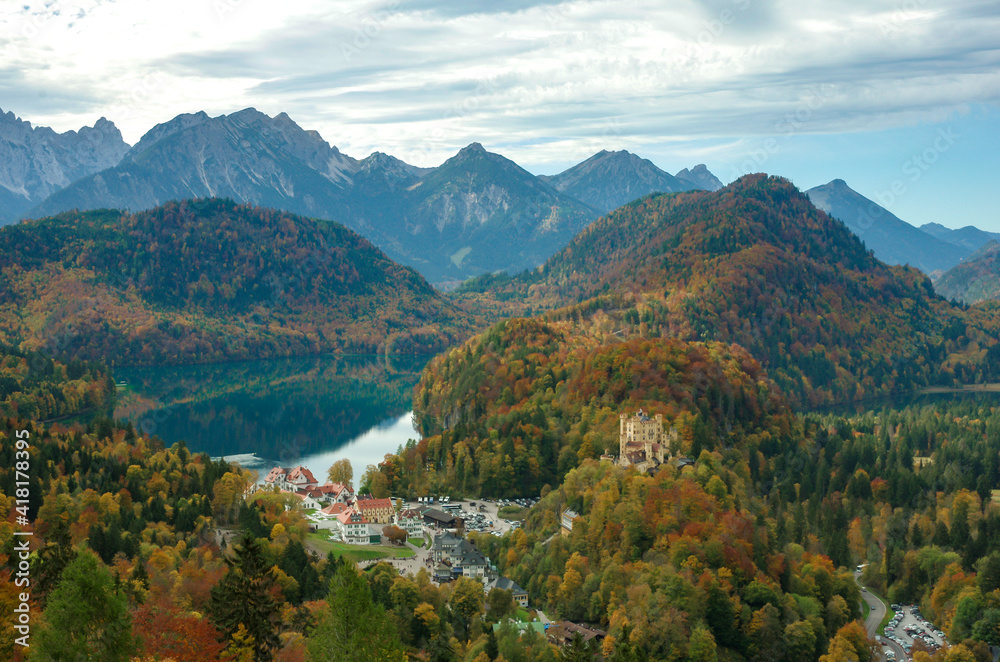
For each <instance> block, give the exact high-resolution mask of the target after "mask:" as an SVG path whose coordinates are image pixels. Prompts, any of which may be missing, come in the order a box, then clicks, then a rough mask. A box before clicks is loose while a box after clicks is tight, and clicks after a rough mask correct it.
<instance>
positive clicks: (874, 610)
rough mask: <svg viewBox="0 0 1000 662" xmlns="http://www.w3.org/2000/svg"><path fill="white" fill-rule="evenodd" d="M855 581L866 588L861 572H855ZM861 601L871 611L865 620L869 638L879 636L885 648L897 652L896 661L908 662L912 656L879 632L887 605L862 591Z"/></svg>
mask: <svg viewBox="0 0 1000 662" xmlns="http://www.w3.org/2000/svg"><path fill="white" fill-rule="evenodd" d="M854 581H855V582H857V584H858V586H861V587H862V588H864V585H863V584H862V583H861V571H860V570H855V571H854ZM861 599H862V600H864V601H865V602H867V603H868V608H869V609H870V610H871V611H869V612H868V618H866V619H865V630H866V631H867V632H868V637H869V638H871V639H874V638H875V637H876V636H878V637H879V641H880V642H881V643H882V645H883V646H888V647H889V648H891V649H892V650H894V651H896V660H897V661H898V662H903V660H908V659H909V658H910V656H909V655H907V654H906V651H904V650H903V647H902V646H900V645H899V644H897V643H896V642H895V641H892V640H891V639H886V638H885V637H883V636H882V632H880V631H879V625H881V624H882V619H883V618H885V613H886V606H885V603H884V602H882V601H881V600H879V599H878V598H877V597H875V595H874V594H873V593H870V592H869V591H861Z"/></svg>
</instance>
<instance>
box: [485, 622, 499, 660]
mask: <svg viewBox="0 0 1000 662" xmlns="http://www.w3.org/2000/svg"><path fill="white" fill-rule="evenodd" d="M499 654H500V647H499V645H498V644H497V634H496V632H494V631H493V628H492V627H490V631H489V633H488V634H487V635H486V655H487V656H488V657H489V658H490V662H493V661H494V660H496V659H497V656H498V655H499Z"/></svg>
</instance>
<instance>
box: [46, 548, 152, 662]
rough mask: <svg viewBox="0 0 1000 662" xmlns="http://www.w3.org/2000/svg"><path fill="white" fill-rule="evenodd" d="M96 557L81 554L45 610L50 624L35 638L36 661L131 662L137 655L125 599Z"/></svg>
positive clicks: (88, 552) (53, 593)
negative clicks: (86, 661)
mask: <svg viewBox="0 0 1000 662" xmlns="http://www.w3.org/2000/svg"><path fill="white" fill-rule="evenodd" d="M114 584H115V582H114V580H113V579H112V577H111V573H110V572H108V570H107V568H105V567H104V566H103V565H102V564H101V562H100V561H99V560H98V558H97V556H95V555H94V554H93V553H92V552H90V551H87V552H83V553H80V554H79V555H78V556H77V557H76V559H74V560H73V561H72V562H71V563H70V564H69V565H68V566H66V570H65V572H63V575H62V578H61V579H60V580H59V583H58V584H57V585H56V588H55V590H53V591H52V593H51V594H50V595H49V599H48V606H47V607H46V608H45V624H44V625H43V626H42V627H41V628H40V629H39V630H38V633H37V634H36V635H35V637H34V638H33V639H32V642H31V645H32V649H33V653H32V659H33V660H44V661H49V660H52V661H55V660H102V661H103V662H118V661H121V662H126V661H127V660H129V659H131V657H132V656H133V655H134V654H135V653H136V649H137V645H136V640H135V638H134V637H133V636H132V620H131V618H130V616H129V612H128V606H127V604H126V600H125V596H124V595H122V594H120V593H119V592H117V591H115V589H114Z"/></svg>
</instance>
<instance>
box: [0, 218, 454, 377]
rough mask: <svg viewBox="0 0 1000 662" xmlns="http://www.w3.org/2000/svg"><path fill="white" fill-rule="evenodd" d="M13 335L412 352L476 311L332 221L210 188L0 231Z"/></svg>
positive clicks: (113, 343)
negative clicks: (241, 200) (195, 195)
mask: <svg viewBox="0 0 1000 662" xmlns="http://www.w3.org/2000/svg"><path fill="white" fill-rule="evenodd" d="M0 250H2V251H3V257H2V258H0V274H2V276H0V278H2V280H0V329H2V332H3V334H4V336H5V338H6V339H7V342H9V343H11V344H15V343H18V344H20V345H21V346H23V347H25V348H31V349H33V348H46V349H49V350H51V351H56V352H58V353H59V354H60V355H66V356H69V357H73V358H84V359H95V358H99V359H104V360H108V361H116V362H118V363H132V364H151V363H156V364H164V363H188V362H206V361H216V360H233V359H239V358H267V357H275V356H291V355H302V354H316V353H321V352H330V351H353V352H376V351H381V352H387V353H413V352H428V351H432V350H434V349H439V348H441V347H443V346H445V345H447V344H448V343H450V342H452V341H453V340H454V339H456V338H457V337H459V336H460V335H462V334H463V333H466V332H467V330H468V328H469V327H468V323H467V321H466V315H465V314H463V313H461V312H460V311H458V310H457V309H456V308H455V307H454V306H452V305H450V304H448V303H447V302H445V301H444V300H443V299H441V298H440V297H439V296H438V295H437V294H436V293H435V292H434V290H433V289H432V288H431V287H430V286H429V285H428V284H427V282H426V281H425V280H424V279H423V278H422V277H420V276H419V275H418V274H417V273H416V272H415V271H413V270H412V269H409V268H406V267H402V266H400V265H398V264H395V263H394V262H392V261H391V260H389V259H388V258H387V257H385V255H384V254H383V253H381V252H380V251H378V250H377V249H375V248H374V247H373V246H372V245H371V244H370V243H368V242H367V241H366V240H365V239H363V238H362V237H360V236H359V235H357V234H355V233H353V232H351V231H350V230H347V229H346V228H344V227H342V226H340V225H338V224H336V223H332V222H328V221H317V220H312V219H307V218H303V217H299V216H295V215H292V214H287V213H283V212H277V211H273V210H269V209H264V208H257V207H251V206H245V205H237V204H236V203H233V202H231V201H228V200H218V199H208V200H195V201H189V202H180V203H168V204H166V205H164V206H162V207H158V208H156V209H153V210H150V211H147V212H142V213H138V214H123V213H120V212H117V211H96V212H80V213H73V212H70V213H66V214H62V215H60V216H56V217H53V218H49V219H43V220H40V221H32V222H26V223H22V224H20V225H17V226H12V227H7V228H4V229H3V231H2V232H0Z"/></svg>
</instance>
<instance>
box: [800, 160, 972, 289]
mask: <svg viewBox="0 0 1000 662" xmlns="http://www.w3.org/2000/svg"><path fill="white" fill-rule="evenodd" d="M806 195H808V196H809V199H810V200H811V201H812V203H813V204H814V205H816V206H817V207H819V208H820V209H822V210H823V211H825V212H826V213H827V214H829V215H830V216H832V217H834V218H836V219H839V220H841V221H843V222H844V223H845V224H846V225H847V227H849V228H850V229H851V231H852V232H854V234H856V235H857V236H858V237H860V238H861V240H862V241H864V242H865V245H866V246H867V247H868V248H870V249H871V250H872V251H874V253H875V257H877V258H878V259H880V260H882V261H883V262H886V263H888V264H909V265H911V266H914V267H916V268H917V269H920V270H921V271H923V272H924V273H926V274H934V273H935V272H943V271H947V270H948V269H950V268H952V267H953V266H955V265H956V264H958V263H959V262H961V261H962V259H963V258H965V257H967V256H968V255H969V253H971V252H972V251H973V250H975V248H967V247H965V246H962V245H957V244H955V243H952V242H950V241H948V240H947V239H945V238H944V236H940V235H935V234H931V233H928V232H926V231H924V230H923V228H916V227H914V226H912V225H910V224H909V223H907V222H905V221H903V220H901V219H900V218H898V217H897V216H896V215H895V214H893V213H892V212H890V211H889V210H888V209H885V208H884V207H882V206H880V205H878V204H877V203H876V202H874V201H873V200H869V199H868V198H866V197H865V196H863V195H861V194H860V193H858V192H857V191H855V190H854V189H852V188H851V187H850V186H848V185H847V182H845V181H844V180H842V179H834V180H833V181H832V182H830V183H829V184H824V185H823V186H817V187H815V188H811V189H809V190H808V191H806ZM925 227H926V226H925ZM939 227H941V228H942V229H946V228H944V227H943V226H939ZM977 248H978V247H977Z"/></svg>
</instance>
